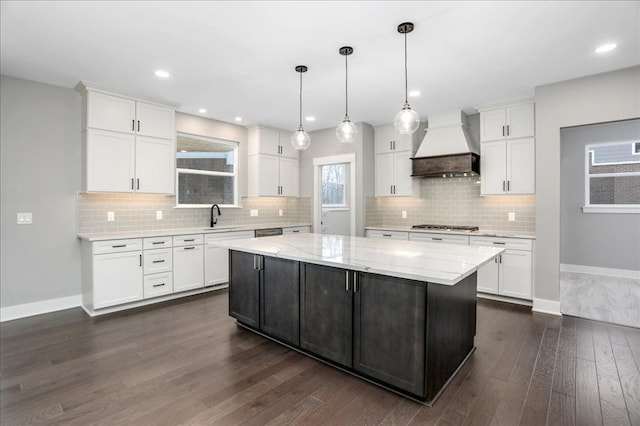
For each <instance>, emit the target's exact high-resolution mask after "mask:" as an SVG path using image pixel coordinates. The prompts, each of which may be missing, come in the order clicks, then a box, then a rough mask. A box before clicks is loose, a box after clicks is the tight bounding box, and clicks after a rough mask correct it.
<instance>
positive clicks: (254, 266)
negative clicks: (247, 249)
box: [253, 254, 258, 269]
mask: <svg viewBox="0 0 640 426" xmlns="http://www.w3.org/2000/svg"><path fill="white" fill-rule="evenodd" d="M257 257H258V255H256V254H254V255H253V269H258V266H257V264H256V260H257Z"/></svg>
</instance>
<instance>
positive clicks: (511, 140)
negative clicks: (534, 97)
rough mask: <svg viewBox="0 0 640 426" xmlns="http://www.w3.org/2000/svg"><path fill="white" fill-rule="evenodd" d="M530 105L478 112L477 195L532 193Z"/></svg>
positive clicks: (532, 145) (532, 142)
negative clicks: (478, 171)
mask: <svg viewBox="0 0 640 426" xmlns="http://www.w3.org/2000/svg"><path fill="white" fill-rule="evenodd" d="M534 133H535V112H534V104H533V102H524V103H522V102H521V103H517V104H513V105H506V106H502V107H499V108H489V109H480V134H481V143H480V181H481V185H480V194H481V195H502V194H514V195H515V194H533V193H535V139H534V137H533V136H534Z"/></svg>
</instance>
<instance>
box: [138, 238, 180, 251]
mask: <svg viewBox="0 0 640 426" xmlns="http://www.w3.org/2000/svg"><path fill="white" fill-rule="evenodd" d="M172 245H173V238H171V237H153V238H143V240H142V247H143V248H144V249H145V250H151V249H159V248H164V247H171V246H172Z"/></svg>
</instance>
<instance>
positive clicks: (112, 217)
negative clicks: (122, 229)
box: [107, 212, 116, 222]
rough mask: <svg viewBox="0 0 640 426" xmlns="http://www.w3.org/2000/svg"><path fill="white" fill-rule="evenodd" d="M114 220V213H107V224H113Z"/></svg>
mask: <svg viewBox="0 0 640 426" xmlns="http://www.w3.org/2000/svg"><path fill="white" fill-rule="evenodd" d="M115 220H116V214H115V212H107V222H113V221H115Z"/></svg>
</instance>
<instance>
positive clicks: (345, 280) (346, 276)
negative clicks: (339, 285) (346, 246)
mask: <svg viewBox="0 0 640 426" xmlns="http://www.w3.org/2000/svg"><path fill="white" fill-rule="evenodd" d="M344 289H345V290H346V291H349V271H344Z"/></svg>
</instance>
